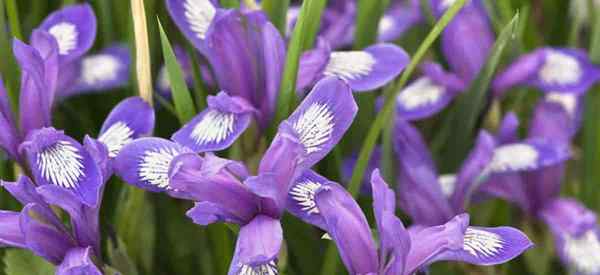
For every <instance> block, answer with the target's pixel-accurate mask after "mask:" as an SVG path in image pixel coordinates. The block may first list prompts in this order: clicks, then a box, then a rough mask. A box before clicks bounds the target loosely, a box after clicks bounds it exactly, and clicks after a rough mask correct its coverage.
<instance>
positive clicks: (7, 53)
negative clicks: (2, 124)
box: [0, 0, 20, 110]
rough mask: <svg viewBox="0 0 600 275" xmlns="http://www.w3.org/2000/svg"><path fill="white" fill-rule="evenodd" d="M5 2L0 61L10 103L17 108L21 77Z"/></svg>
mask: <svg viewBox="0 0 600 275" xmlns="http://www.w3.org/2000/svg"><path fill="white" fill-rule="evenodd" d="M4 12H5V10H4V3H2V0H0V58H1V59H2V60H4V62H0V72H1V73H2V76H3V77H4V85H6V87H5V88H6V91H7V93H8V97H9V99H10V105H11V108H12V109H13V110H17V108H18V105H19V78H20V73H19V70H18V69H17V68H18V66H17V62H16V61H15V58H14V56H13V54H12V47H11V43H10V41H11V40H10V39H9V37H11V35H10V34H9V33H8V26H7V25H6V23H7V22H6V18H5V17H4Z"/></svg>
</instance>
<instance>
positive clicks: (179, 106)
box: [157, 19, 196, 124]
mask: <svg viewBox="0 0 600 275" xmlns="http://www.w3.org/2000/svg"><path fill="white" fill-rule="evenodd" d="M157 20H158V19H157ZM158 28H159V30H160V41H161V45H162V52H163V56H164V59H165V64H166V66H167V75H168V76H169V83H170V84H171V94H172V95H173V103H175V111H177V118H178V119H179V121H180V122H181V124H184V123H186V122H188V121H189V120H190V119H192V118H193V117H194V115H195V114H196V109H195V107H194V103H193V102H194V101H193V100H192V96H191V95H190V91H189V89H188V88H187V85H186V83H185V78H184V76H183V71H182V70H181V66H180V65H179V63H178V62H177V58H176V57H175V53H174V52H173V48H172V47H171V44H170V43H169V39H168V38H167V34H166V33H165V31H164V29H163V27H162V25H161V23H160V20H158Z"/></svg>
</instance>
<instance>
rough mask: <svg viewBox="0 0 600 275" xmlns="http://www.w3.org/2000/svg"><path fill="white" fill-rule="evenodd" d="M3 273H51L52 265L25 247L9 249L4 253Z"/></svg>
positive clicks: (20, 274)
mask: <svg viewBox="0 0 600 275" xmlns="http://www.w3.org/2000/svg"><path fill="white" fill-rule="evenodd" d="M3 260H4V266H5V267H4V273H5V274H11V275H27V274H35V275H52V274H54V266H53V265H52V264H51V263H49V262H46V261H45V260H44V259H42V258H40V257H38V256H36V255H34V254H33V253H31V252H29V251H28V250H25V249H9V250H7V251H6V253H5V254H4V259H3Z"/></svg>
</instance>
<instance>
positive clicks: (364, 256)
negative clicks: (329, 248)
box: [288, 170, 532, 275]
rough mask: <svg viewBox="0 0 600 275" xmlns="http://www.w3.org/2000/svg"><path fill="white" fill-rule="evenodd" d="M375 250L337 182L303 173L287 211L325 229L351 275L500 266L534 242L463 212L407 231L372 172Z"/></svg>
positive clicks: (389, 195) (354, 205)
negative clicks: (445, 264) (438, 265)
mask: <svg viewBox="0 0 600 275" xmlns="http://www.w3.org/2000/svg"><path fill="white" fill-rule="evenodd" d="M371 186H372V190H373V210H374V213H375V220H376V230H377V232H378V236H379V249H378V250H377V245H376V243H375V241H374V240H373V237H372V233H371V229H370V227H369V224H368V223H367V219H366V218H365V215H364V214H363V212H362V210H361V209H360V207H359V206H358V204H357V203H356V201H355V200H354V199H353V198H352V196H351V195H350V194H349V193H348V192H347V191H346V190H345V189H344V188H343V187H342V186H340V185H339V184H337V183H335V182H332V181H329V180H327V179H326V178H324V177H322V176H320V175H318V174H316V173H315V172H312V171H310V170H308V171H305V172H304V173H303V174H302V176H301V177H299V178H298V179H297V180H296V182H295V183H294V185H293V186H292V188H291V190H290V192H289V196H288V209H289V211H290V212H291V213H293V214H294V215H295V216H297V217H299V218H301V219H302V220H304V221H306V222H308V223H311V224H313V225H316V226H318V227H320V228H322V229H323V230H325V231H327V232H328V233H329V236H330V237H331V239H333V241H334V242H335V243H336V245H337V246H338V250H339V252H340V256H341V258H342V260H343V262H344V264H345V265H346V268H347V269H348V272H349V273H350V274H407V275H408V274H413V273H415V272H417V271H419V270H421V269H422V268H425V267H426V266H427V265H429V264H431V263H433V262H436V261H447V260H453V261H463V262H468V263H472V264H478V265H494V264H500V263H503V262H506V261H509V260H510V259H512V258H514V257H516V256H518V255H519V254H521V253H522V252H523V251H525V250H526V249H528V248H530V247H531V246H532V243H531V242H530V241H529V239H528V238H527V237H526V236H525V235H524V234H523V233H521V232H520V231H518V230H516V229H514V228H510V227H496V228H487V227H475V226H469V216H468V215H467V214H461V215H457V216H455V217H454V218H452V219H451V220H450V221H448V222H447V223H444V224H443V225H438V226H433V227H414V228H410V229H408V230H407V229H405V228H404V226H403V224H402V221H400V219H398V218H397V217H396V216H395V211H396V196H395V194H394V192H393V191H392V190H391V189H390V188H389V187H388V186H387V184H386V183H385V182H384V181H383V179H382V178H381V176H380V175H379V171H378V170H375V171H374V172H373V175H372V177H371Z"/></svg>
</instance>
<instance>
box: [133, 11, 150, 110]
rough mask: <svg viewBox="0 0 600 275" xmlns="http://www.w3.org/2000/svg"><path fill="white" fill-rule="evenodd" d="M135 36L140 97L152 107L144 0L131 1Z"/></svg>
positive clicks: (148, 45)
mask: <svg viewBox="0 0 600 275" xmlns="http://www.w3.org/2000/svg"><path fill="white" fill-rule="evenodd" d="M131 15H132V17H133V35H134V38H135V62H136V64H135V70H134V71H135V72H136V77H137V84H138V92H139V95H140V97H142V98H143V99H144V100H146V101H147V102H148V103H149V104H150V105H152V94H153V92H152V91H153V90H152V67H151V65H150V44H149V43H148V23H147V22H146V10H145V8H144V0H131Z"/></svg>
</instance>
